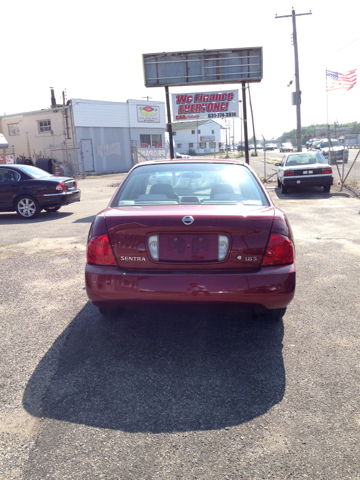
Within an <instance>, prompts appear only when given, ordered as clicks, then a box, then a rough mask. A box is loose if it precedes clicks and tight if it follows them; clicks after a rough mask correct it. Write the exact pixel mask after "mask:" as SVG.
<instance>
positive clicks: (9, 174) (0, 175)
mask: <svg viewBox="0 0 360 480" xmlns="http://www.w3.org/2000/svg"><path fill="white" fill-rule="evenodd" d="M19 179H20V175H19V174H18V173H17V172H15V171H14V170H11V169H9V170H8V169H6V168H1V169H0V183H13V182H17V181H18V180H19Z"/></svg>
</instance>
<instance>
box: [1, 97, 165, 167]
mask: <svg viewBox="0 0 360 480" xmlns="http://www.w3.org/2000/svg"><path fill="white" fill-rule="evenodd" d="M165 127H166V119H165V104H164V102H152V101H150V102H143V101H142V100H128V101H127V102H124V103H121V102H105V101H96V100H83V99H71V100H69V101H68V102H67V104H66V105H56V102H55V105H54V104H53V106H52V107H51V108H49V109H45V110H38V111H33V112H26V113H19V114H14V115H4V116H2V117H0V133H3V134H4V135H5V137H6V139H7V140H8V142H9V148H8V149H7V152H5V153H9V154H12V153H14V152H15V158H16V159H17V161H18V162H20V161H21V160H22V159H25V158H27V159H30V160H31V161H32V162H33V163H34V164H36V160H37V159H39V158H53V159H55V160H57V161H58V162H61V163H62V164H63V165H64V170H65V173H66V174H78V173H83V172H110V171H127V170H129V169H130V168H131V167H132V165H134V164H135V163H138V162H140V161H144V160H153V159H162V158H167V157H168V156H169V153H168V148H166V147H165ZM3 156H4V155H3Z"/></svg>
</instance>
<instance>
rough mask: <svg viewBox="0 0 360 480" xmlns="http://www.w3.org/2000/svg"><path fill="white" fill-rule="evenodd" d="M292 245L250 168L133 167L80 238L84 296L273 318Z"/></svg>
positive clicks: (232, 164) (286, 293)
mask: <svg viewBox="0 0 360 480" xmlns="http://www.w3.org/2000/svg"><path fill="white" fill-rule="evenodd" d="M294 256H295V251H294V239H293V234H292V231H291V227H290V224H289V222H288V220H287V218H286V216H285V214H284V212H282V211H281V210H279V209H277V208H276V207H275V206H274V205H273V203H272V202H271V199H270V197H269V196H268V194H267V192H266V190H265V189H264V188H263V186H262V184H261V183H260V181H259V180H258V178H257V176H256V174H255V173H254V172H253V171H252V170H251V168H250V167H249V166H247V165H246V164H243V163H242V162H239V161H235V160H229V161H227V160H226V161H224V160H216V159H211V160H208V159H200V160H195V159H194V160H172V161H171V160H168V161H162V162H146V163H141V164H138V165H136V166H135V167H134V168H133V169H132V170H131V171H130V172H129V173H128V175H127V176H126V178H125V179H124V181H123V182H122V184H121V185H120V187H119V188H118V189H117V191H116V192H115V195H114V196H113V198H112V200H111V202H110V204H109V206H108V208H106V209H105V210H103V211H102V212H100V213H99V214H98V215H97V216H96V217H95V219H94V221H93V223H92V225H91V227H90V232H89V238H88V247H87V265H86V272H85V275H86V290H87V294H88V297H89V299H90V300H91V302H92V303H93V304H94V305H96V306H97V307H99V310H100V312H101V313H102V314H104V315H106V314H110V313H113V312H114V309H116V308H118V307H121V306H136V307H139V306H142V307H148V306H150V305H156V306H162V305H164V306H165V305H170V306H174V307H175V306H178V305H184V306H185V305H186V306H201V307H214V306H215V307H235V308H246V309H250V310H252V311H253V312H254V313H255V314H265V315H262V316H263V317H265V318H267V319H269V320H272V321H276V320H279V319H280V318H281V317H282V316H283V315H284V314H285V311H286V307H287V305H289V303H290V302H291V300H292V299H293V297H294V293H295V264H294Z"/></svg>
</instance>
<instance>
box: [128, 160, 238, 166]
mask: <svg viewBox="0 0 360 480" xmlns="http://www.w3.org/2000/svg"><path fill="white" fill-rule="evenodd" d="M174 163H180V164H187V163H228V164H230V165H244V166H246V167H247V164H246V163H245V162H244V161H243V160H236V159H226V160H223V159H220V158H196V159H195V158H174V159H166V160H153V161H151V162H141V163H138V164H136V165H135V167H140V166H144V165H159V164H165V165H166V164H169V165H170V164H171V165H172V164H174Z"/></svg>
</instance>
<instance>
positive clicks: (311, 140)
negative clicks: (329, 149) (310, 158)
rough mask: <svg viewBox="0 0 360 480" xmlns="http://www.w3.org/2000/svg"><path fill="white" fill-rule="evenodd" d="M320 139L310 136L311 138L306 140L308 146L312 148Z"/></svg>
mask: <svg viewBox="0 0 360 480" xmlns="http://www.w3.org/2000/svg"><path fill="white" fill-rule="evenodd" d="M318 141H319V139H318V138H309V140H308V141H307V142H306V148H308V149H309V148H311V147H312V145H313V144H314V143H317V142H318Z"/></svg>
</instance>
